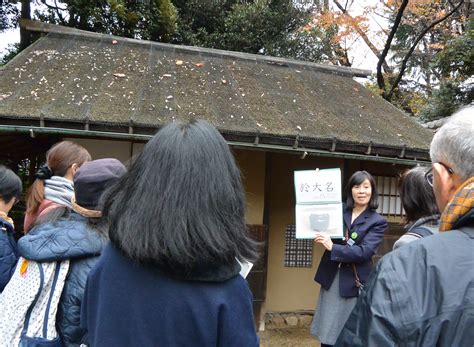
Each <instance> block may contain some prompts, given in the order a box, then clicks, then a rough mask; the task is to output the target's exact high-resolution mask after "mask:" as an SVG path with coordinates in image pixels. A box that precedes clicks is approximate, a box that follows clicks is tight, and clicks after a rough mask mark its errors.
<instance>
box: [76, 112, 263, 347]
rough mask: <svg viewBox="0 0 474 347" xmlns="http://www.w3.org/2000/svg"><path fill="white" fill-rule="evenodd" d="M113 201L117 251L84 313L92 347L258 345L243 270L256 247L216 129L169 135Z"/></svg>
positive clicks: (196, 124)
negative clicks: (241, 273)
mask: <svg viewBox="0 0 474 347" xmlns="http://www.w3.org/2000/svg"><path fill="white" fill-rule="evenodd" d="M107 196H108V197H109V198H107ZM107 196H106V198H105V199H106V201H105V205H104V214H105V216H106V217H107V220H108V221H109V223H110V229H109V235H110V240H111V243H110V244H109V245H107V246H106V248H105V250H104V252H103V254H102V257H101V259H100V260H99V262H98V263H97V265H96V266H95V267H94V269H92V271H91V272H90V274H89V278H88V281H87V287H86V292H85V296H84V301H83V305H82V318H81V324H83V326H84V327H85V328H86V329H87V331H88V344H89V345H90V346H140V347H147V346H167V347H172V346H202V347H206V346H226V347H228V346H236V347H237V346H238V347H241V346H249V347H250V346H254V347H255V346H258V343H259V341H258V337H257V334H256V331H255V326H254V320H253V311H252V294H251V292H250V289H249V287H248V285H247V282H246V281H245V279H244V278H243V277H242V276H240V275H239V272H240V265H239V263H238V262H237V259H238V260H247V261H252V260H253V259H255V255H256V245H255V243H254V241H252V239H251V238H250V237H249V235H248V232H247V228H246V224H245V218H244V214H245V199H244V196H245V194H244V190H243V187H242V182H241V177H240V171H239V169H238V167H237V165H236V163H235V160H234V157H233V156H232V154H231V152H230V149H229V146H228V145H227V143H226V141H225V140H224V138H223V137H222V136H221V135H220V134H219V132H218V131H217V130H216V129H215V128H214V127H213V126H212V125H210V124H209V123H207V122H205V121H202V120H198V121H191V122H190V123H181V122H175V123H171V124H168V125H167V126H165V127H164V128H162V129H161V130H160V131H158V133H157V134H156V135H155V136H154V137H153V138H152V139H151V140H150V141H149V142H148V143H147V144H146V145H145V148H144V149H143V152H142V153H141V154H140V155H139V156H138V158H137V159H136V160H135V161H134V162H133V164H132V166H131V168H130V171H129V172H128V174H127V175H125V176H124V177H123V178H122V179H121V180H120V181H119V182H117V184H115V185H114V187H113V188H112V189H111V190H110V191H109V192H108V194H107Z"/></svg>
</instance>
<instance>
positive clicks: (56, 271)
mask: <svg viewBox="0 0 474 347" xmlns="http://www.w3.org/2000/svg"><path fill="white" fill-rule="evenodd" d="M60 270H61V262H60V261H57V262H56V269H54V278H53V284H52V286H51V292H50V293H49V299H48V306H46V311H45V313H44V320H43V337H44V338H45V339H46V338H48V317H49V309H50V308H51V300H53V296H54V293H55V291H56V285H57V283H58V277H59V271H60Z"/></svg>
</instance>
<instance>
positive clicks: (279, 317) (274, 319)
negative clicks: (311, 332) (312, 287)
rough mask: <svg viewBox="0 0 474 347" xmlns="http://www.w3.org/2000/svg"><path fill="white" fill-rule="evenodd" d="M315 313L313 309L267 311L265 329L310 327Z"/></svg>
mask: <svg viewBox="0 0 474 347" xmlns="http://www.w3.org/2000/svg"><path fill="white" fill-rule="evenodd" d="M313 314H314V312H313V311H297V312H267V313H266V314H265V329H270V330H271V329H285V328H309V327H310V326H311V322H312V320H313Z"/></svg>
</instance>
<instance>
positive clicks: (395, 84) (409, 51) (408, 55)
mask: <svg viewBox="0 0 474 347" xmlns="http://www.w3.org/2000/svg"><path fill="white" fill-rule="evenodd" d="M463 3H464V0H461V1H460V2H459V3H458V4H457V5H456V7H454V8H453V9H452V10H451V11H450V12H448V13H447V14H446V15H444V16H443V17H441V18H439V19H437V20H435V21H433V22H431V24H430V25H428V26H427V27H426V28H425V29H424V30H423V31H422V32H421V33H420V34H419V35H418V37H417V38H416V40H415V41H414V42H413V44H412V45H411V47H410V49H409V50H408V52H407V54H406V55H405V58H403V61H402V64H401V65H400V71H399V72H398V75H397V78H396V79H395V81H394V82H393V84H392V86H391V88H390V91H389V93H388V94H387V96H386V98H385V99H386V100H388V101H390V99H391V98H392V95H393V92H394V90H395V89H396V88H397V86H398V83H399V82H400V80H401V79H402V76H403V73H404V72H405V69H406V66H407V62H408V60H409V59H410V57H411V55H412V54H413V51H414V50H415V48H416V46H417V45H418V42H420V40H421V39H422V38H423V37H424V36H425V35H426V33H427V32H428V31H430V30H431V29H432V28H433V27H434V26H435V25H437V24H439V23H441V22H443V21H444V20H446V19H447V18H449V17H450V16H451V15H452V14H453V13H454V12H456V11H457V10H458V9H459V8H460V7H461V5H462V4H463ZM377 80H378V75H377Z"/></svg>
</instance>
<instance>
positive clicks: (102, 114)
mask: <svg viewBox="0 0 474 347" xmlns="http://www.w3.org/2000/svg"><path fill="white" fill-rule="evenodd" d="M31 25H32V27H30V29H31V28H33V29H34V30H40V31H48V32H49V33H48V34H47V35H46V36H44V37H42V38H41V39H39V40H38V41H36V42H35V43H34V44H33V45H31V46H30V47H28V48H27V49H26V50H25V51H23V52H22V53H21V54H20V55H18V56H17V57H16V58H14V59H13V60H12V61H11V62H9V63H8V64H7V65H6V66H5V67H4V68H3V71H2V73H1V75H0V76H1V80H2V83H1V84H0V123H1V124H16V125H26V124H27V125H35V126H38V125H41V126H44V127H48V126H54V127H56V128H57V127H59V128H81V129H84V127H85V128H86V129H89V130H101V131H113V132H119V133H121V132H124V133H127V132H129V130H130V131H132V130H133V133H135V134H141V133H142V134H151V133H153V132H154V131H156V129H157V128H159V127H161V126H162V125H163V124H166V123H168V122H170V121H173V120H177V119H181V120H187V119H192V118H203V119H206V120H208V121H209V122H211V123H212V124H214V125H215V126H216V127H217V128H218V129H219V130H220V131H221V133H222V134H224V136H226V138H228V139H231V140H235V141H242V142H251V143H253V142H258V143H259V144H260V145H263V144H269V145H272V144H273V145H287V146H294V145H296V146H299V147H301V146H303V147H304V148H308V149H311V148H314V149H321V150H328V151H338V152H348V153H369V154H370V155H381V156H388V157H397V156H404V157H405V158H418V159H426V158H427V149H428V147H429V143H430V140H431V136H432V134H431V132H430V131H428V130H427V129H424V128H423V127H421V126H420V125H419V124H417V123H416V122H415V121H413V120H412V119H410V117H409V116H406V115H405V114H403V113H402V112H400V111H399V110H398V109H397V108H395V107H394V106H392V105H391V104H390V103H388V102H386V101H385V100H383V99H381V98H380V97H378V96H376V95H374V94H372V93H371V92H370V91H369V90H367V89H366V88H364V87H363V86H362V85H360V84H359V83H357V82H356V81H354V79H353V77H354V76H363V75H364V74H366V73H367V72H365V71H361V70H354V69H348V68H341V67H335V66H325V65H320V64H313V63H305V62H298V61H292V60H286V59H281V58H272V57H265V56H259V55H251V54H243V53H237V52H228V51H220V50H211V49H201V48H196V47H186V46H177V45H169V44H161V43H155V42H149V41H139V40H132V39H124V38H119V37H113V36H109V35H102V34H94V33H87V32H84V31H80V30H74V29H69V28H61V27H56V26H47V27H45V26H44V25H43V26H41V25H40V27H38V26H35V25H36V24H35V23H30V26H31ZM35 28H36V29H35ZM45 28H46V29H45ZM257 136H258V139H256V137H257Z"/></svg>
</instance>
